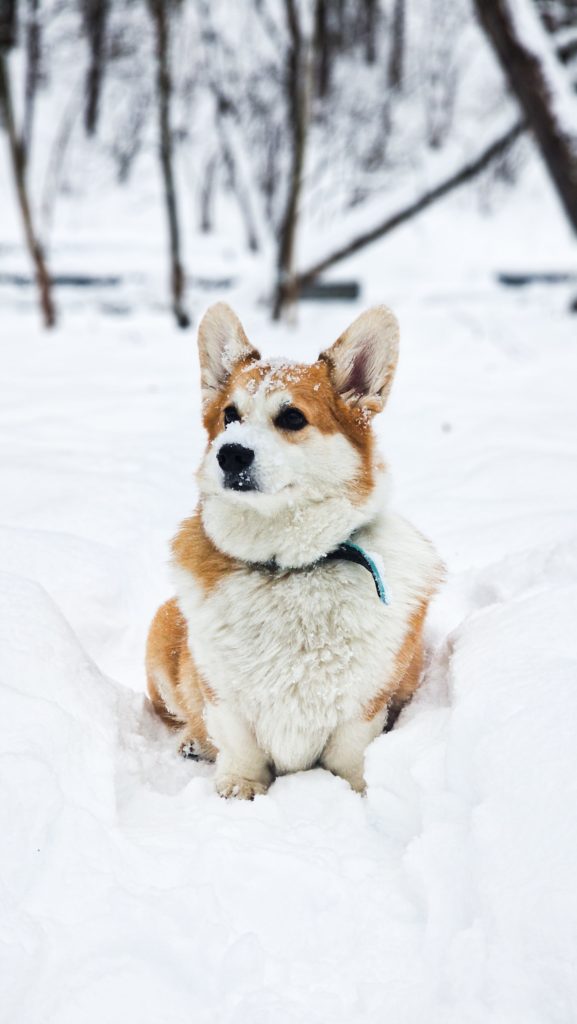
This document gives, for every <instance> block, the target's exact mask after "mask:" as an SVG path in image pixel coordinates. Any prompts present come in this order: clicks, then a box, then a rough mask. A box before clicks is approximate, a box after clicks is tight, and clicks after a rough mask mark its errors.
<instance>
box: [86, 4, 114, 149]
mask: <svg viewBox="0 0 577 1024" xmlns="http://www.w3.org/2000/svg"><path fill="white" fill-rule="evenodd" d="M83 6H84V25H85V30H86V35H87V37H88V46H89V49H90V63H89V65H88V71H87V72H86V106H85V108H84V127H85V128H86V134H87V135H94V133H95V131H96V127H97V124H98V112H99V108H100V96H101V93H102V83H103V81H104V71H105V67H106V23H107V20H108V11H109V0H83Z"/></svg>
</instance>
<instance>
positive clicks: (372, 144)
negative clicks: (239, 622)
mask: <svg viewBox="0 0 577 1024" xmlns="http://www.w3.org/2000/svg"><path fill="white" fill-rule="evenodd" d="M576 83H577V4H576V3H575V0H316V2H313V0H180V2H177V0H173V2H171V0H18V2H17V3H16V2H14V0H0V493H1V495H2V502H1V503H0V832H1V834H2V842H1V843H0V1024H102V1022H103V1021H106V1022H107V1024H126V1022H127V1021H129V1022H130V1021H132V1020H135V1019H137V1020H138V1021H139V1024H173V1022H174V1021H180V1020H183V1021H184V1020H187V1021H188V1020H191V1019H193V1020H194V1021H195V1024H302V1021H306V1022H307V1024H327V1021H330V1022H331V1024H382V1022H383V1021H387V1022H391V1024H423V1022H426V1024H574V1022H575V1021H576V1020H577V972H576V970H575V964H576V963H577V925H576V922H577V885H576V881H575V865H576V864H577V821H576V819H575V811H574V809H575V807H576V806H577V745H576V743H575V723H576V722H577V687H576V686H575V680H576V679H577V633H576V630H575V609H576V608H577V529H576V524H577V473H576V472H575V467H576V465H577V403H576V402H575V380H576V379H577V344H576V343H577V316H576V314H575V311H574V306H575V299H576V296H577V245H576V241H575V228H576V227H577V224H576V220H577V198H576V190H577V141H576V140H577V113H576V103H577V96H576V92H575V87H576ZM223 299H224V300H226V301H228V302H229V303H230V304H231V305H232V306H233V307H234V308H235V310H236V311H237V312H238V313H239V315H240V317H241V319H242V321H243V324H244V326H245V329H246V331H247V334H248V336H249V338H250V339H251V341H252V342H253V343H254V344H255V346H256V347H258V348H259V350H260V351H262V353H263V355H264V356H266V357H269V356H283V357H292V358H295V359H297V360H303V361H312V360H314V359H315V358H316V356H317V354H318V352H319V351H320V350H322V349H324V348H326V347H327V346H328V345H330V344H331V343H332V342H333V341H334V340H335V339H336V338H337V337H338V336H339V334H340V333H341V332H342V331H343V329H344V328H346V326H347V324H348V323H349V322H350V321H352V320H353V318H354V317H355V316H356V315H358V314H359V313H360V312H361V311H362V310H363V309H364V308H366V307H367V306H369V305H371V304H373V303H381V302H385V303H387V304H388V305H390V306H391V308H392V309H393V310H394V312H395V313H396V315H397V316H398V319H399V323H400V329H401V349H400V360H399V366H398V371H397V374H396V379H395V382H394V386H393V389H392V393H391V398H390V400H389V402H388V405H387V408H386V410H385V412H384V413H383V415H382V416H379V417H376V419H375V430H376V432H377V435H378V441H379V445H380V448H381V450H382V452H383V455H384V457H385V459H386V462H387V465H388V466H389V468H390V471H391V477H392V480H393V485H394V486H393V493H392V499H391V500H392V503H393V506H394V508H395V510H396V511H399V512H400V513H402V514H403V515H406V516H408V517H409V518H410V519H411V520H412V521H413V522H414V523H415V525H416V526H417V527H418V528H419V529H420V530H422V531H423V532H424V533H425V534H427V535H428V536H429V537H431V539H432V540H433V541H434V543H435V545H436V547H437V548H438V550H439V552H440V553H441V555H442V557H443V559H444V561H445V563H446V565H447V569H448V575H447V581H446V584H445V585H444V587H443V589H442V592H441V593H440V594H439V596H438V598H437V599H436V600H435V602H434V604H433V606H432V607H431V611H430V614H429V616H428V620H427V626H426V646H427V659H426V669H425V672H424V675H423V679H422V682H421V686H420V688H419V691H418V693H417V695H416V696H415V699H414V700H413V702H412V703H411V705H410V706H409V707H408V708H407V709H406V710H405V711H404V712H403V714H402V715H401V717H400V718H399V720H398V722H397V724H396V726H395V728H394V729H393V730H392V731H391V732H389V733H386V734H384V735H383V736H380V737H379V738H378V739H377V740H375V742H374V743H373V744H371V746H370V748H369V750H368V752H367V759H366V779H367V794H366V797H364V798H363V799H361V798H360V797H359V796H358V795H357V794H355V793H353V792H352V791H351V790H350V789H349V788H348V787H347V785H346V784H345V783H344V782H343V781H342V780H340V779H337V778H336V777H333V776H331V775H330V774H329V773H327V772H324V771H322V770H321V769H315V770H311V771H308V772H303V773H299V774H296V775H291V776H285V777H282V778H279V779H277V780H276V781H275V783H274V784H273V786H272V787H271V789H270V791H269V793H268V794H267V795H266V796H265V797H257V798H256V799H255V801H254V802H253V803H250V804H242V805H240V804H238V803H235V802H230V801H224V800H220V799H219V798H218V797H217V796H216V794H215V792H214V785H213V778H212V773H213V768H212V766H210V765H207V764H201V763H195V762H193V761H190V760H187V761H185V760H184V759H182V758H179V757H178V755H177V753H176V749H175V742H174V737H173V736H172V734H170V733H169V732H168V730H167V729H166V727H165V726H164V725H163V724H162V723H161V722H159V721H157V720H156V719H155V718H154V716H153V715H152V714H151V713H150V709H149V707H148V705H147V702H146V700H145V699H144V686H145V681H144V668H143V657H144V646H145V638H146V632H147V628H148V624H149V622H150V620H151V617H152V615H153V613H154V612H155V610H156V608H157V607H158V605H159V604H160V603H161V602H162V601H164V600H165V599H166V598H168V597H170V596H171V593H172V584H171V578H170V572H169V566H168V556H169V541H170V538H171V537H172V536H174V533H175V532H176V529H177V526H178V524H179V522H180V521H181V520H182V519H183V518H184V517H185V516H187V515H190V513H191V511H192V510H193V509H194V507H195V504H196V486H195V479H194V472H195V468H196V466H197V465H198V462H199V459H200V457H201V453H202V451H203V450H204V445H205V438H204V435H203V432H202V430H201V416H200V402H199V379H198V359H197V353H196V342H195V333H194V331H195V328H196V326H197V325H198V322H199V319H200V317H201V316H202V314H203V312H204V310H205V309H206V307H207V306H208V304H209V303H211V302H214V301H217V300H223ZM50 324H52V325H53V329H51V330H48V329H47V326H48V325H50ZM179 325H181V326H182V327H185V326H186V325H189V328H190V329H188V330H187V329H181V326H179ZM385 571H386V567H385ZM393 598H394V595H393Z"/></svg>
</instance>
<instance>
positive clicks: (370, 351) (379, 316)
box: [320, 306, 399, 412]
mask: <svg viewBox="0 0 577 1024" xmlns="http://www.w3.org/2000/svg"><path fill="white" fill-rule="evenodd" d="M398 355H399V325H398V323H397V318H396V316H395V315H394V313H391V310H390V309H388V308H387V306H373V308H372V309H367V311H366V313H361V315H360V316H359V317H357V319H356V320H354V321H353V323H352V324H351V326H350V327H349V328H347V330H346V331H345V332H344V334H341V336H340V338H338V339H337V341H335V343H334V345H332V346H331V348H328V349H326V351H325V352H321V355H320V358H321V359H324V360H325V362H327V363H328V364H329V368H330V374H331V380H332V382H333V386H334V387H335V389H336V390H337V391H338V392H339V394H340V395H341V398H343V399H344V400H345V402H348V403H350V404H351V405H357V406H360V407H361V408H364V409H367V410H368V411H369V412H380V411H381V410H382V409H383V408H384V405H385V402H386V400H387V397H388V394H389V391H390V389H391V384H392V383H393V377H394V374H395V368H396V365H397V359H398Z"/></svg>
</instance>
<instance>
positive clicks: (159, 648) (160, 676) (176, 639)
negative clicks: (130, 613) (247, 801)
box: [146, 598, 216, 761]
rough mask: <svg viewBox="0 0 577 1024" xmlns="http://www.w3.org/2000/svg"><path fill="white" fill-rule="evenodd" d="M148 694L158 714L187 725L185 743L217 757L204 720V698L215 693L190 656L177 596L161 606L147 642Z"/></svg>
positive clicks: (153, 621) (174, 722)
mask: <svg viewBox="0 0 577 1024" xmlns="http://www.w3.org/2000/svg"><path fill="white" fill-rule="evenodd" d="M146 672H147V683H148V694H149V697H150V700H151V702H152V706H153V708H154V710H155V711H156V712H157V714H158V715H160V717H161V718H162V719H163V720H164V721H165V722H166V723H167V724H168V725H171V726H182V725H186V726H187V735H186V736H185V737H184V738H183V745H185V744H186V743H189V742H190V743H194V744H195V745H196V749H197V750H198V753H199V754H201V755H202V756H203V757H205V758H207V759H208V760H211V761H212V760H214V758H215V757H216V750H215V748H214V746H213V745H212V743H211V742H210V740H209V738H208V736H207V733H206V726H205V724H204V716H203V711H204V704H205V701H207V700H208V701H211V700H212V701H213V700H215V695H214V693H213V691H212V690H211V688H210V687H209V686H208V684H207V683H206V681H205V680H203V679H202V677H201V675H200V673H199V672H198V671H197V669H196V666H195V664H194V662H193V660H192V658H191V656H190V652H189V649H188V644H187V626H186V620H185V618H184V616H183V615H182V613H181V611H180V609H179V607H178V604H177V603H176V601H175V599H174V598H172V599H171V600H170V601H166V602H165V603H164V604H163V605H161V607H160V608H159V609H158V611H157V613H156V615H155V616H154V619H153V620H152V624H151V626H150V631H149V634H148V642H147V645H146Z"/></svg>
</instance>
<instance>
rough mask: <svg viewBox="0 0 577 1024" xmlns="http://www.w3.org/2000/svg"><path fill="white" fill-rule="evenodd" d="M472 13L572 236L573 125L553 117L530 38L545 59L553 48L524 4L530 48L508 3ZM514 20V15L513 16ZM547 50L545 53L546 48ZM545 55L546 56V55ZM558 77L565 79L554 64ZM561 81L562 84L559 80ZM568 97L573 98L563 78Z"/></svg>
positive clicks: (576, 135) (576, 128)
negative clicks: (530, 135) (529, 131)
mask: <svg viewBox="0 0 577 1024" xmlns="http://www.w3.org/2000/svg"><path fill="white" fill-rule="evenodd" d="M475 5H476V8H477V14H478V17H479V21H480V22H481V24H482V26H483V28H484V29H485V32H486V33H487V36H488V37H489V40H490V42H491V43H492V45H493V47H494V49H495V52H496V54H497V57H498V58H499V61H500V63H501V66H502V68H503V70H504V72H505V74H506V76H507V78H508V80H509V82H510V85H511V87H512V89H513V91H514V93H515V95H516V97H517V99H518V101H519V103H520V105H521V108H522V110H523V112H524V114H525V116H526V118H527V121H528V123H529V125H530V127H531V128H532V130H533V133H534V135H535V137H536V139H537V142H538V144H539V147H540V149H541V153H542V154H543V159H544V160H545V163H546V165H547V168H548V170H549V174H550V175H551V178H552V179H553V182H554V184H555V186H556V188H557V192H558V194H559V197H560V199H561V202H562V204H563V207H564V209H565V212H566V214H567V217H568V218H569V221H570V223H571V224H572V226H573V228H574V230H575V231H577V124H573V125H572V126H571V128H570V130H568V129H567V124H566V122H565V124H564V123H563V119H560V118H559V117H558V116H557V110H556V99H557V97H556V96H555V95H554V94H553V90H552V87H551V80H550V77H549V76H548V74H547V68H546V66H545V65H544V60H543V55H542V54H540V53H539V51H538V49H535V46H534V44H533V41H534V38H535V37H536V39H537V41H538V44H537V45H538V47H539V45H540V42H541V38H540V33H541V34H542V36H543V40H542V43H543V46H544V48H545V49H544V53H545V54H546V57H547V59H549V58H550V59H551V60H552V61H555V62H557V57H556V56H555V52H554V45H553V43H552V42H550V40H549V38H548V37H547V35H546V31H545V29H544V28H543V26H542V25H541V24H540V22H539V16H538V14H537V13H536V11H534V10H533V9H532V8H531V7H530V6H529V5H528V4H527V6H526V8H524V7H523V8H522V9H521V10H522V14H523V15H524V16H525V17H526V18H527V19H532V18H534V19H535V24H533V23H532V22H531V25H530V28H531V38H530V41H529V43H528V42H527V40H526V38H525V33H521V32H519V25H518V22H517V21H516V16H515V12H514V11H513V9H512V6H511V2H510V0H491V2H490V3H488V2H487V0H475ZM517 17H518V13H517ZM546 48H548V49H546ZM549 50H550V54H549ZM558 68H559V74H560V75H566V72H565V71H564V70H563V68H562V65H561V64H560V63H558ZM561 80H562V79H561ZM567 95H568V96H569V95H570V96H571V98H572V99H573V94H572V92H571V91H570V84H569V80H568V79H567Z"/></svg>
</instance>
